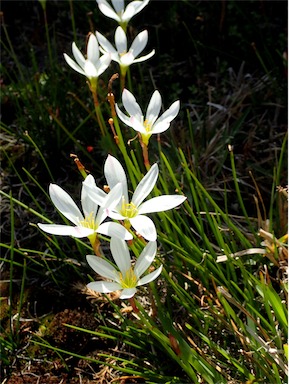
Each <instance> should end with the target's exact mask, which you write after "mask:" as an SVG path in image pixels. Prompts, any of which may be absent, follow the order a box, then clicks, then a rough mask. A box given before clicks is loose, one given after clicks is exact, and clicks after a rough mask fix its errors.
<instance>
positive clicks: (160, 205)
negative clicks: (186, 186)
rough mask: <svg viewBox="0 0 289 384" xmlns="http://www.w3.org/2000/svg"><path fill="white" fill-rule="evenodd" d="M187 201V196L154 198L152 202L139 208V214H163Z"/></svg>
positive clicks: (147, 202) (148, 201)
mask: <svg viewBox="0 0 289 384" xmlns="http://www.w3.org/2000/svg"><path fill="white" fill-rule="evenodd" d="M185 200H186V197H185V196H181V195H164V196H157V197H153V198H152V199H150V200H147V201H145V202H144V203H143V204H141V205H140V206H139V208H138V212H139V214H143V213H151V212H162V211H167V210H168V209H172V208H175V207H177V206H178V205H180V204H182V203H183V202H184V201H185Z"/></svg>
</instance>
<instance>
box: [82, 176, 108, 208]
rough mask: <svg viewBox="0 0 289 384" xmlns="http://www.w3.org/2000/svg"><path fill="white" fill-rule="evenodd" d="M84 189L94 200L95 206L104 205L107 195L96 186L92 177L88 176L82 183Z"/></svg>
mask: <svg viewBox="0 0 289 384" xmlns="http://www.w3.org/2000/svg"><path fill="white" fill-rule="evenodd" d="M82 189H85V190H86V193H87V194H88V195H89V196H90V198H91V200H93V201H94V203H95V204H97V205H100V206H101V205H103V200H104V198H105V197H106V195H107V194H106V193H105V192H104V191H103V190H102V189H100V188H98V187H97V186H96V184H95V180H94V178H93V176H92V175H88V176H87V177H86V178H85V180H84V181H83V182H82Z"/></svg>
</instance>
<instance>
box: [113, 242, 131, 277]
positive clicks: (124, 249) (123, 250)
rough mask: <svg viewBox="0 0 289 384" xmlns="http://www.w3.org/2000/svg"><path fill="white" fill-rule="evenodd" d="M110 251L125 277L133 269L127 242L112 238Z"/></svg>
mask: <svg viewBox="0 0 289 384" xmlns="http://www.w3.org/2000/svg"><path fill="white" fill-rule="evenodd" d="M110 250H111V253H112V256H113V258H114V261H115V262H116V264H117V266H118V268H119V270H120V271H121V273H122V274H123V275H125V273H126V272H127V271H128V270H129V269H130V267H131V259H130V254H129V250H128V246H127V245H126V242H125V241H124V240H120V239H117V238H115V237H112V238H111V240H110Z"/></svg>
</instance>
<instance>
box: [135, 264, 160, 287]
mask: <svg viewBox="0 0 289 384" xmlns="http://www.w3.org/2000/svg"><path fill="white" fill-rule="evenodd" d="M162 268H163V266H162V265H161V266H160V267H159V268H158V269H156V270H155V271H153V272H151V273H149V274H148V275H145V276H143V277H142V278H141V279H139V281H138V283H137V285H145V284H148V283H150V282H151V281H153V280H155V279H156V278H157V277H158V276H159V275H160V274H161V272H162Z"/></svg>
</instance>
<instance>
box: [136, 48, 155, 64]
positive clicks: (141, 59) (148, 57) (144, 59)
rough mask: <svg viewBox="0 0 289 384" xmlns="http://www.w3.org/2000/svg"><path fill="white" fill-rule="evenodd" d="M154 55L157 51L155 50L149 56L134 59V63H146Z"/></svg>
mask: <svg viewBox="0 0 289 384" xmlns="http://www.w3.org/2000/svg"><path fill="white" fill-rule="evenodd" d="M154 54H155V50H154V49H153V50H152V51H151V52H150V53H148V54H147V55H144V56H141V57H138V58H137V59H134V61H133V62H134V64H135V63H141V62H142V61H146V60H148V59H150V58H151V57H152V56H153V55H154Z"/></svg>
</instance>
